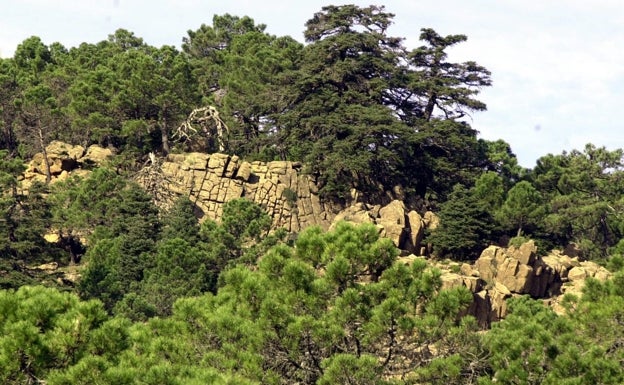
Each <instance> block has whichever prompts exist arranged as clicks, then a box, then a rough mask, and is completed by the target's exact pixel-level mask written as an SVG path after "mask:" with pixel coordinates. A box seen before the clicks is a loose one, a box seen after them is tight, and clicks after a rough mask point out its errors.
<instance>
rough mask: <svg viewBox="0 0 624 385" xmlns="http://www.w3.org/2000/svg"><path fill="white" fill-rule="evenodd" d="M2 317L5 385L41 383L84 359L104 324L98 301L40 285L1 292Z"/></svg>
mask: <svg viewBox="0 0 624 385" xmlns="http://www.w3.org/2000/svg"><path fill="white" fill-rule="evenodd" d="M0 314H1V316H0V330H1V334H2V337H1V338H0V381H1V382H2V383H3V384H7V385H8V384H25V383H33V382H35V381H39V379H42V378H44V375H45V374H46V373H47V372H48V371H49V370H52V369H62V368H67V367H69V366H71V365H74V364H75V363H76V362H78V361H79V360H80V359H82V358H83V357H85V356H88V355H89V353H90V352H89V341H90V336H91V334H92V333H93V330H94V329H96V328H98V327H99V326H100V325H101V324H102V323H103V322H104V321H105V320H106V313H105V312H104V309H103V308H102V305H101V304H100V303H99V302H96V301H89V302H81V301H79V300H78V298H77V297H76V296H75V295H72V294H69V293H61V292H58V291H56V290H54V289H46V288H43V287H40V286H39V287H29V286H24V287H21V288H20V289H19V290H17V291H5V290H3V291H0Z"/></svg>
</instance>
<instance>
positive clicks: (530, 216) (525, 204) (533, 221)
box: [496, 181, 544, 237]
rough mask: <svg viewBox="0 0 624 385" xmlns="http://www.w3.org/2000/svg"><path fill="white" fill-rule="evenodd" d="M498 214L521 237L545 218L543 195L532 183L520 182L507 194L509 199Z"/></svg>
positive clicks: (502, 221) (500, 219) (501, 220)
mask: <svg viewBox="0 0 624 385" xmlns="http://www.w3.org/2000/svg"><path fill="white" fill-rule="evenodd" d="M496 214H497V216H498V219H499V221H500V222H501V223H503V224H504V225H507V226H508V227H510V228H515V229H516V236H517V237H520V236H522V234H523V231H524V230H526V229H527V228H529V229H530V228H531V227H533V228H535V227H536V226H537V225H538V223H539V220H540V219H541V218H543V216H544V207H543V206H542V197H541V194H540V193H539V191H537V190H536V189H535V187H533V185H532V184H531V183H530V182H527V181H520V182H518V183H517V184H516V185H514V186H513V187H512V188H511V189H510V190H509V191H508V192H507V199H505V202H504V203H503V205H502V206H501V208H500V210H499V211H498V212H497V213H496Z"/></svg>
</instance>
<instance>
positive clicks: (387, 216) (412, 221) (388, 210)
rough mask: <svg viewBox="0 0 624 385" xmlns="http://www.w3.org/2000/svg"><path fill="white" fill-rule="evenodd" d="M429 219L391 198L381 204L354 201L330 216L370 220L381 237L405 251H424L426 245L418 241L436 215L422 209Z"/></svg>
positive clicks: (363, 221) (335, 220)
mask: <svg viewBox="0 0 624 385" xmlns="http://www.w3.org/2000/svg"><path fill="white" fill-rule="evenodd" d="M425 217H426V218H429V222H426V221H425V219H424V218H423V217H422V216H421V215H420V214H419V213H417V212H416V211H414V210H410V211H408V210H407V209H406V207H405V204H404V203H403V202H401V201H399V200H393V201H391V202H390V203H388V204H387V205H385V206H379V205H375V206H367V205H365V204H363V203H356V204H354V205H352V206H349V207H347V208H346V209H344V210H342V211H341V212H339V213H338V214H337V215H336V216H335V217H334V220H333V223H334V224H335V223H337V222H338V221H348V222H352V223H356V224H361V223H373V224H375V225H376V226H377V227H378V228H379V233H380V235H381V236H382V237H385V238H389V239H391V240H392V242H394V244H395V245H396V246H397V247H398V248H399V249H401V250H403V251H404V252H405V253H407V254H416V255H425V254H426V249H425V247H423V246H422V245H421V242H422V239H423V237H424V234H425V229H426V228H427V224H434V225H435V224H437V223H438V221H439V220H438V219H437V217H436V216H435V214H433V213H432V212H427V213H425Z"/></svg>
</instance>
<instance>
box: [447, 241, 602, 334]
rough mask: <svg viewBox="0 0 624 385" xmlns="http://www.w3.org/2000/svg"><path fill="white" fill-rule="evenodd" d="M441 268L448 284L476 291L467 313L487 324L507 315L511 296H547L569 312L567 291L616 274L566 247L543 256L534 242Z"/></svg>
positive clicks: (489, 251)
mask: <svg viewBox="0 0 624 385" xmlns="http://www.w3.org/2000/svg"><path fill="white" fill-rule="evenodd" d="M453 266H454V267H453ZM438 267H439V268H441V269H442V271H443V274H442V282H443V284H442V286H443V288H450V287H456V286H465V287H467V288H468V289H469V290H470V291H472V293H473V297H474V301H473V303H472V305H471V306H470V308H469V309H468V310H467V313H468V314H471V315H473V316H475V317H476V318H477V321H478V322H479V324H480V325H481V326H482V327H488V326H489V325H490V324H491V323H492V322H495V321H498V320H500V319H501V318H503V317H505V315H506V314H507V304H506V300H507V299H508V298H511V297H513V296H519V295H530V296H531V297H533V298H536V299H543V300H544V302H545V303H547V304H549V305H551V306H552V307H553V309H554V310H555V311H557V312H563V308H562V307H561V305H560V302H561V299H562V298H563V295H564V294H566V293H571V294H580V293H581V292H582V288H583V286H584V283H585V279H586V278H588V277H593V278H596V279H599V280H606V279H608V278H609V277H610V276H611V274H610V273H609V271H608V270H606V269H605V268H603V267H601V266H599V265H597V264H596V263H593V262H589V261H579V259H578V257H570V256H568V255H566V254H564V253H562V252H561V251H553V252H552V253H550V254H549V255H547V256H544V257H540V256H538V255H537V247H536V246H535V244H534V243H533V242H532V241H530V242H527V243H525V244H523V245H521V246H520V247H518V248H516V247H513V246H511V247H509V248H503V247H498V246H490V247H488V248H486V249H485V250H484V251H483V252H482V253H481V256H480V257H479V258H478V259H477V260H476V261H475V262H474V264H472V265H470V264H466V263H465V264H462V265H459V264H456V263H455V264H450V265H440V264H438ZM453 270H456V271H458V273H452V272H451V271H453Z"/></svg>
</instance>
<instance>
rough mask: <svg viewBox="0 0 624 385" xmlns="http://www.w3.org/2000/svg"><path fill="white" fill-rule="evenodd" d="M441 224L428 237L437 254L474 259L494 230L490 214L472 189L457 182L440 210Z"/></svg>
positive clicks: (460, 258) (459, 258)
mask: <svg viewBox="0 0 624 385" xmlns="http://www.w3.org/2000/svg"><path fill="white" fill-rule="evenodd" d="M439 216H440V226H439V227H437V228H436V229H435V230H434V231H433V232H432V233H431V234H430V235H429V236H428V237H427V240H428V241H429V242H431V243H432V244H433V245H434V252H435V253H436V255H438V256H439V257H445V256H450V257H452V258H453V259H456V260H463V259H476V258H477V257H478V256H479V253H480V252H481V251H482V250H483V249H484V248H485V247H486V246H487V244H488V242H489V239H490V235H491V232H492V230H493V224H492V217H491V214H490V212H489V208H487V207H486V206H485V205H484V204H483V202H482V201H480V200H479V199H478V197H477V195H476V194H475V191H474V189H470V190H468V189H466V188H465V187H463V186H461V185H456V186H455V188H454V189H453V192H452V193H451V194H450V196H449V199H448V201H446V202H445V203H444V204H443V205H442V207H441V209H440V212H439Z"/></svg>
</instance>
